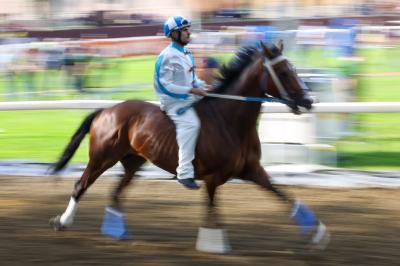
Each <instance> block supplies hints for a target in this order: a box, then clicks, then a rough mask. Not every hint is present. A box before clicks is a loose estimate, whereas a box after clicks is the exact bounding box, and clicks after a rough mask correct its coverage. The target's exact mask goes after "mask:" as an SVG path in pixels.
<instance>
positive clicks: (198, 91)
mask: <svg viewBox="0 0 400 266" xmlns="http://www.w3.org/2000/svg"><path fill="white" fill-rule="evenodd" d="M189 93H192V94H196V95H200V96H206V94H207V92H206V91H205V90H204V89H203V88H191V89H190V91H189Z"/></svg>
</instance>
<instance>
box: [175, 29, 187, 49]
mask: <svg viewBox="0 0 400 266" xmlns="http://www.w3.org/2000/svg"><path fill="white" fill-rule="evenodd" d="M177 32H178V37H177V38H174V37H172V40H173V41H175V42H177V43H178V44H180V45H182V46H185V45H186V44H184V43H183V42H182V40H181V37H182V31H181V30H177Z"/></svg>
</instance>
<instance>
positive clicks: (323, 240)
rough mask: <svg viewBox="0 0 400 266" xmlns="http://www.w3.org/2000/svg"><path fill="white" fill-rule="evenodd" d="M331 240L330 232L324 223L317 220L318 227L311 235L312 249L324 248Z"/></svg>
mask: <svg viewBox="0 0 400 266" xmlns="http://www.w3.org/2000/svg"><path fill="white" fill-rule="evenodd" d="M330 240H331V234H330V233H329V231H328V229H327V228H326V226H325V224H323V223H322V222H319V224H318V227H317V228H316V230H315V231H314V233H313V234H312V237H311V241H310V246H311V248H312V249H316V250H325V249H326V248H327V246H328V245H329V242H330Z"/></svg>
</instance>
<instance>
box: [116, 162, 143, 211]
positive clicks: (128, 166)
mask: <svg viewBox="0 0 400 266" xmlns="http://www.w3.org/2000/svg"><path fill="white" fill-rule="evenodd" d="M145 162H146V159H144V158H143V157H141V156H139V155H135V154H128V155H126V156H125V157H124V158H122V159H121V163H122V166H123V167H124V169H125V173H124V176H123V177H122V178H121V180H120V181H119V183H118V185H117V187H116V188H115V190H114V192H113V193H112V207H114V208H115V209H121V206H120V197H121V194H122V192H123V190H124V188H125V187H127V186H128V185H129V183H130V182H131V180H132V178H133V176H134V175H135V173H136V171H137V170H139V168H140V167H141V166H142V165H143V164H144V163H145Z"/></svg>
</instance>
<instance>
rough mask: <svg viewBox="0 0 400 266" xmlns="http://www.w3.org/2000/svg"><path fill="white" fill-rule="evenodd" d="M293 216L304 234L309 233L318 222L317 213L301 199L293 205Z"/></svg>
mask: <svg viewBox="0 0 400 266" xmlns="http://www.w3.org/2000/svg"><path fill="white" fill-rule="evenodd" d="M292 218H293V219H294V220H295V221H296V222H297V224H298V225H299V227H300V229H301V231H302V233H303V234H309V233H310V231H311V230H312V229H313V228H314V227H315V226H316V225H317V222H318V221H317V217H316V216H315V214H314V213H313V212H312V211H311V210H310V209H309V208H308V207H307V206H305V205H304V204H302V203H301V202H299V201H296V202H295V204H294V205H293V209H292Z"/></svg>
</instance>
